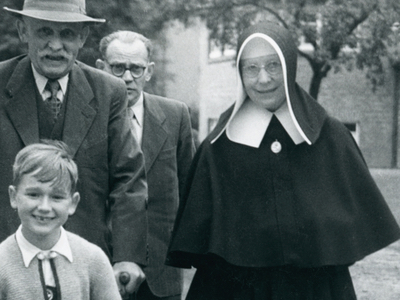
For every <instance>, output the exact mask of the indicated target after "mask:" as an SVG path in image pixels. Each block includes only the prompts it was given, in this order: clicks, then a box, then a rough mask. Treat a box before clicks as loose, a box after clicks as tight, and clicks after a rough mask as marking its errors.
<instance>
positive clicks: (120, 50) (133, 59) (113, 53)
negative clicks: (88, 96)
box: [103, 40, 154, 106]
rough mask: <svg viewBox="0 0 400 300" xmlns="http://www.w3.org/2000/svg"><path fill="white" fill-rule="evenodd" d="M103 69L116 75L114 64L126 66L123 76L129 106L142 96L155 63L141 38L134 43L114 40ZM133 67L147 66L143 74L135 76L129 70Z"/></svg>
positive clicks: (108, 50)
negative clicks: (150, 58)
mask: <svg viewBox="0 0 400 300" xmlns="http://www.w3.org/2000/svg"><path fill="white" fill-rule="evenodd" d="M104 63H105V64H104V68H103V70H104V71H106V72H108V73H110V74H112V75H114V74H113V72H112V70H111V69H112V66H115V65H121V67H123V66H124V67H125V68H126V69H125V72H124V73H123V74H122V76H121V78H122V79H123V80H124V81H125V84H126V89H127V94H128V106H132V105H134V104H135V103H136V102H137V101H138V100H139V97H140V94H141V93H142V91H143V88H144V86H145V84H146V82H147V81H149V80H150V78H151V75H152V72H153V66H154V63H151V62H149V55H148V53H147V49H146V46H145V44H144V43H143V42H142V41H140V40H135V41H134V42H132V43H124V42H121V41H119V40H114V41H112V42H111V43H110V45H109V46H108V48H107V51H106V60H105V62H104ZM131 68H145V69H144V72H143V75H142V76H140V77H139V78H134V77H133V76H132V74H131V72H130V71H129V69H131Z"/></svg>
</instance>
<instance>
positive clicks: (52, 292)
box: [37, 251, 61, 300]
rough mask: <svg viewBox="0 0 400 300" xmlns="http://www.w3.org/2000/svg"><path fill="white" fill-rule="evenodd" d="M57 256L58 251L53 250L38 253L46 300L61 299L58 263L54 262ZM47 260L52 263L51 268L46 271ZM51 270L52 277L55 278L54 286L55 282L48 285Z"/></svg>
mask: <svg viewBox="0 0 400 300" xmlns="http://www.w3.org/2000/svg"><path fill="white" fill-rule="evenodd" d="M56 257H57V253H56V252H53V251H44V252H39V253H38V254H37V258H38V261H39V273H40V281H41V283H42V287H43V293H44V297H45V299H46V300H57V299H61V290H60V282H59V280H58V275H57V270H56V265H55V263H54V258H56ZM45 261H48V262H49V263H50V270H46V271H45V267H44V266H43V265H44V263H45ZM50 272H51V276H52V278H53V279H54V285H55V286H54V287H53V286H52V285H53V284H51V285H48V282H46V277H47V275H48V274H49V273H50ZM46 274H47V275H46Z"/></svg>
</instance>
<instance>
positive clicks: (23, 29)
mask: <svg viewBox="0 0 400 300" xmlns="http://www.w3.org/2000/svg"><path fill="white" fill-rule="evenodd" d="M16 25H17V30H18V36H19V39H20V40H21V42H23V43H27V42H28V27H27V26H26V24H25V22H24V20H23V19H22V18H18V19H17V23H16Z"/></svg>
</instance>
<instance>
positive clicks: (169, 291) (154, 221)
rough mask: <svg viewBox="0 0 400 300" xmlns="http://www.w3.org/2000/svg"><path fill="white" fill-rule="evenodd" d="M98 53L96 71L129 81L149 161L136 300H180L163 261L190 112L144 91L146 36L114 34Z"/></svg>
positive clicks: (176, 272)
mask: <svg viewBox="0 0 400 300" xmlns="http://www.w3.org/2000/svg"><path fill="white" fill-rule="evenodd" d="M100 52H101V55H102V59H98V60H97V62H96V66H97V68H99V69H101V70H104V71H106V72H108V73H110V74H113V75H114V76H116V77H120V78H122V79H123V80H124V81H125V84H126V88H127V91H128V96H127V97H128V106H129V107H128V112H129V113H130V116H131V121H132V129H133V132H134V134H135V135H136V136H137V137H138V139H139V142H140V143H141V147H142V150H143V154H144V158H145V170H146V174H147V183H148V193H149V199H148V208H147V211H148V221H149V230H148V237H147V241H148V245H147V247H148V258H149V261H148V265H147V266H146V267H144V268H143V272H144V274H145V277H146V280H145V282H144V283H142V285H141V286H140V288H139V290H138V292H137V294H136V299H137V300H143V299H145V300H149V299H169V300H178V299H180V297H181V293H182V287H183V278H182V270H181V269H178V268H172V267H167V266H165V265H164V261H165V257H166V253H167V247H168V244H169V240H170V233H171V231H172V227H173V225H174V220H175V215H176V212H177V209H178V205H179V198H180V195H181V193H182V188H183V184H184V180H185V178H186V175H187V172H188V169H189V166H190V163H191V160H192V157H193V154H194V143H193V139H192V132H191V125H190V117H189V111H188V108H187V106H186V105H185V104H184V103H181V102H179V101H175V100H171V99H167V98H163V97H159V96H155V95H151V94H148V93H145V92H143V88H144V86H145V84H146V82H147V81H149V80H150V78H151V76H152V74H153V71H154V62H151V52H152V45H151V41H150V40H149V39H147V38H146V37H144V36H143V35H141V34H138V33H135V32H132V31H117V32H114V33H112V34H110V35H108V36H106V37H104V38H103V39H102V40H101V41H100ZM132 230H135V228H132ZM127 290H128V289H127ZM128 292H129V290H128Z"/></svg>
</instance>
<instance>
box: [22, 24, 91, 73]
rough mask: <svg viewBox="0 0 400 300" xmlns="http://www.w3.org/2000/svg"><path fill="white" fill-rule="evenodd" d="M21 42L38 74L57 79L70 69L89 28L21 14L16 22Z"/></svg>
mask: <svg viewBox="0 0 400 300" xmlns="http://www.w3.org/2000/svg"><path fill="white" fill-rule="evenodd" d="M17 28H18V33H19V36H20V39H21V41H22V42H24V43H27V44H28V48H29V51H28V55H29V57H30V59H31V61H32V64H33V66H34V67H35V69H36V71H38V73H39V74H41V75H43V76H45V77H47V78H51V79H58V78H61V77H63V76H65V75H67V74H68V73H69V71H71V69H72V67H73V65H74V62H75V60H76V57H77V55H78V52H79V49H81V48H82V47H83V44H84V43H85V41H86V38H87V36H88V34H89V28H88V27H84V25H83V24H82V23H62V22H49V21H43V20H39V19H33V18H29V17H24V18H23V19H22V20H18V22H17Z"/></svg>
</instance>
